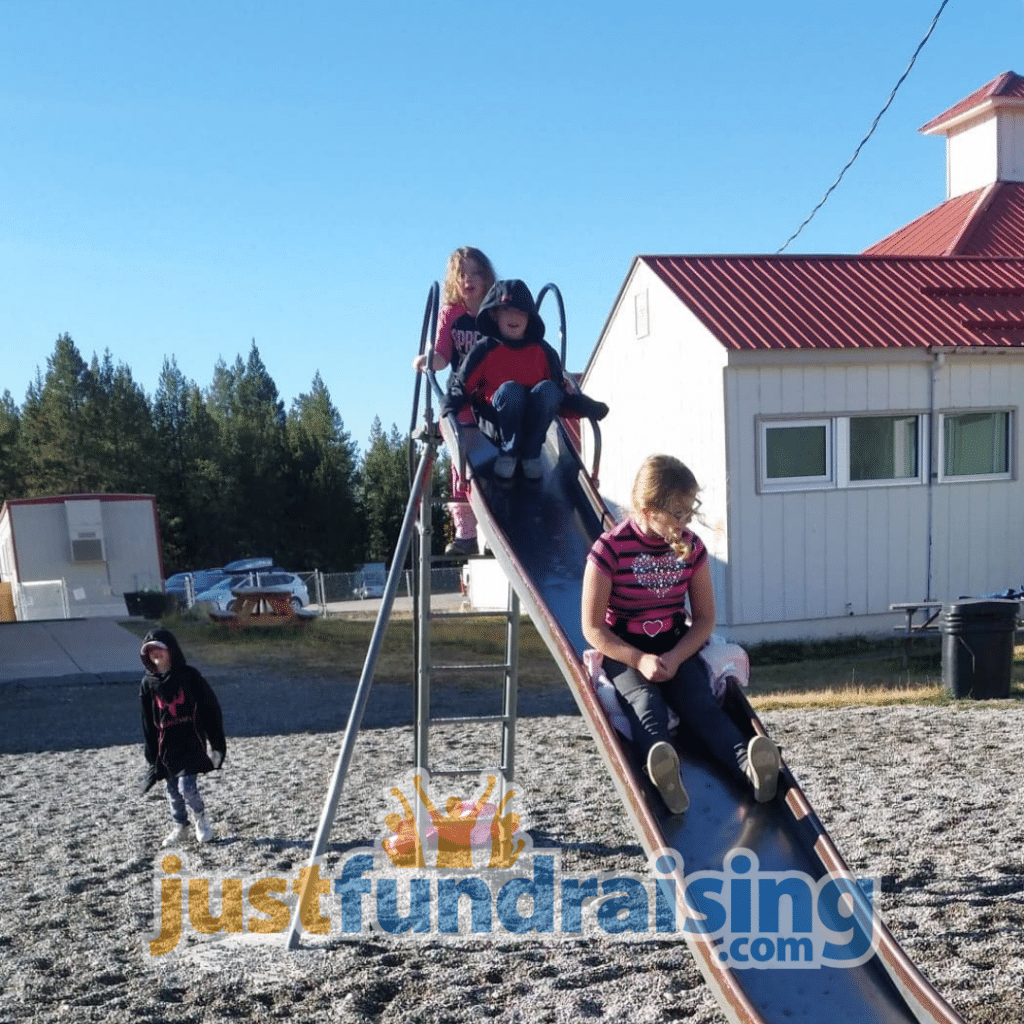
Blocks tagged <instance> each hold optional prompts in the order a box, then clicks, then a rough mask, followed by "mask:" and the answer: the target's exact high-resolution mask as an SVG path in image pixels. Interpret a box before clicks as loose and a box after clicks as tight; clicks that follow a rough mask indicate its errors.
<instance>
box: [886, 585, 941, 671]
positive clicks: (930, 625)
mask: <svg viewBox="0 0 1024 1024" xmlns="http://www.w3.org/2000/svg"><path fill="white" fill-rule="evenodd" d="M942 609H943V603H942V602H941V601H896V602H895V603H893V604H891V605H889V611H891V612H903V614H904V615H906V617H907V621H906V625H905V626H897V627H896V628H897V629H902V630H903V667H904V668H907V666H908V665H909V664H910V642H911V640H912V639H913V638H914V637H915V636H922V635H925V634H929V633H936V632H938V629H939V627H938V626H937V625H935V620H936V619H937V618H938V617H939V613H940V612H941V611H942ZM918 612H923V613H924V619H922V620H921V621H918V622H915V621H914V616H915V615H916V614H917V613H918Z"/></svg>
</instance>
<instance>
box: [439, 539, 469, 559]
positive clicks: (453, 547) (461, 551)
mask: <svg viewBox="0 0 1024 1024" xmlns="http://www.w3.org/2000/svg"><path fill="white" fill-rule="evenodd" d="M444 553H445V554H446V555H464V556H466V557H469V556H470V555H475V554H476V537H456V538H455V540H453V541H452V542H451V544H449V545H448V547H446V548H445V549H444Z"/></svg>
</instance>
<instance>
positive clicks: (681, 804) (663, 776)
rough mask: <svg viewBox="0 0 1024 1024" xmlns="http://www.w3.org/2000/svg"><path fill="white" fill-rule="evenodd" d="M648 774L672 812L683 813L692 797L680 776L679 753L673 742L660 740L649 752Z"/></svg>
mask: <svg viewBox="0 0 1024 1024" xmlns="http://www.w3.org/2000/svg"><path fill="white" fill-rule="evenodd" d="M647 774H648V775H649V776H650V779H651V782H653V783H654V785H655V786H656V787H657V790H658V792H659V793H660V794H661V799H662V800H664V801H665V806H666V807H667V808H668V809H669V811H670V812H671V813H672V814H682V813H683V812H684V811H685V810H686V809H687V808H688V807H689V806H690V797H689V794H687V792H686V787H685V786H683V780H682V779H681V778H680V777H679V755H678V754H677V753H676V748H675V747H673V746H672V744H671V743H666V742H665V741H664V740H660V741H659V742H658V743H655V744H654V746H653V747H651V749H650V750H649V751H648V752H647Z"/></svg>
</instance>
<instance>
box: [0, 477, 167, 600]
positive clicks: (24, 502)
mask: <svg viewBox="0 0 1024 1024" xmlns="http://www.w3.org/2000/svg"><path fill="white" fill-rule="evenodd" d="M0 582H3V583H10V584H11V587H12V590H13V594H14V604H15V608H16V610H17V615H18V618H19V619H52V618H67V617H71V618H90V617H94V616H124V615H126V614H127V612H126V608H125V603H124V594H125V593H126V592H128V591H137V590H146V589H155V590H160V589H162V587H163V562H162V558H161V554H160V526H159V522H158V519H157V509H156V499H155V498H154V497H153V496H152V495H149V494H69V495H60V496H56V497H51V498H22V499H15V500H11V501H7V502H5V503H4V506H3V508H2V509H0Z"/></svg>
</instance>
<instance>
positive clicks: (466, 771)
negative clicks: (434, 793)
mask: <svg viewBox="0 0 1024 1024" xmlns="http://www.w3.org/2000/svg"><path fill="white" fill-rule="evenodd" d="M506 771H508V766H507V765H499V766H494V765H481V766H480V767H479V768H431V769H430V777H431V778H432V779H433V778H437V776H439V775H447V776H448V777H449V778H450V777H452V776H455V775H479V774H480V773H481V772H487V773H488V774H490V775H501V776H504V774H505V772H506Z"/></svg>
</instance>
